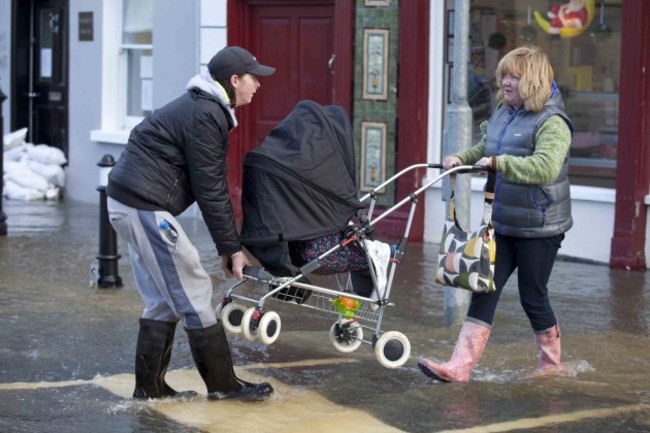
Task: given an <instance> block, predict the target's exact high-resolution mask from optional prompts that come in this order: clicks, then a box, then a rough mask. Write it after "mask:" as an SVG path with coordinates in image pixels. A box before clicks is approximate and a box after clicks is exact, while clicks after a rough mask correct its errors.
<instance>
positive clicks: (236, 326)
mask: <svg viewBox="0 0 650 433" xmlns="http://www.w3.org/2000/svg"><path fill="white" fill-rule="evenodd" d="M244 311H246V307H245V306H243V305H242V304H238V303H236V302H230V303H228V304H226V305H225V306H223V308H222V309H221V322H222V323H223V329H225V330H226V331H228V332H230V333H232V334H241V322H242V318H243V315H244Z"/></svg>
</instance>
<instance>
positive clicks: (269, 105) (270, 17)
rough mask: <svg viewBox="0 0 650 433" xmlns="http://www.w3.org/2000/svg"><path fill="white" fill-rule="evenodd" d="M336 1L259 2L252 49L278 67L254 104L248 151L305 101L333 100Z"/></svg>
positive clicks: (263, 85) (266, 81) (253, 20)
mask: <svg viewBox="0 0 650 433" xmlns="http://www.w3.org/2000/svg"><path fill="white" fill-rule="evenodd" d="M333 17H334V7H333V5H314V6H306V5H305V6H299V5H296V4H295V3H294V4H293V5H291V6H282V5H278V4H275V5H272V6H256V7H254V8H253V10H252V14H251V18H252V22H253V25H252V28H251V29H252V32H251V33H252V45H251V47H250V49H251V51H252V52H253V53H255V55H256V56H257V57H259V58H260V60H261V61H262V63H265V64H269V65H270V66H273V67H275V68H276V73H275V74H273V75H272V76H270V77H262V79H261V83H262V87H261V88H260V91H259V93H257V94H256V95H255V101H254V102H253V104H252V105H251V108H252V118H251V119H250V121H249V126H250V127H252V128H253V129H252V134H251V135H250V137H252V140H250V142H249V143H246V149H245V151H248V150H250V149H252V148H253V147H255V146H257V145H258V144H259V143H261V142H262V140H264V138H265V137H266V136H267V135H268V133H269V132H270V131H271V129H272V128H273V127H274V126H276V125H277V124H278V123H279V122H280V121H281V120H282V119H283V118H284V117H285V116H286V115H287V114H288V113H289V112H290V111H291V110H292V109H293V107H294V106H295V105H296V103H298V101H301V100H303V99H311V100H313V101H315V102H318V103H319V104H323V105H327V104H331V103H332V94H333V93H332V78H331V75H332V74H331V72H330V70H329V69H328V66H327V63H328V60H329V59H330V57H331V56H332V54H333V53H334V37H333Z"/></svg>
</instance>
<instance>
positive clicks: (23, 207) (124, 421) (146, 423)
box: [0, 200, 650, 433]
mask: <svg viewBox="0 0 650 433" xmlns="http://www.w3.org/2000/svg"><path fill="white" fill-rule="evenodd" d="M3 208H4V211H5V213H6V214H7V216H8V219H7V224H8V228H9V233H8V235H7V236H4V237H0V431H2V432H89V431H92V432H163V433H164V432H240V431H246V430H251V431H257V432H280V431H300V432H340V431H346V432H373V433H374V432H394V431H395V432H397V431H402V432H447V431H456V432H505V431H509V432H513V431H514V432H524V431H525V432H535V433H541V432H596V431H598V432H600V431H602V432H650V362H648V359H649V358H650V338H649V334H650V275H649V274H648V273H629V272H623V271H611V270H609V268H608V267H607V266H604V265H594V264H585V263H576V262H572V261H564V260H562V261H559V262H558V263H557V265H556V268H555V271H554V274H553V275H552V278H551V282H550V288H551V300H552V302H553V306H554V309H555V311H556V313H557V315H558V316H559V319H560V323H561V326H562V341H563V347H562V348H563V361H564V362H565V363H566V366H567V374H566V375H564V376H560V377H554V378H546V379H541V378H537V379H531V378H528V377H527V375H528V374H529V373H531V372H532V371H533V369H534V367H535V365H536V351H535V347H534V344H533V339H532V333H531V331H530V328H529V325H528V322H527V319H526V317H525V315H524V313H523V310H522V308H521V307H520V305H519V298H518V295H517V291H516V285H515V284H516V282H515V281H511V282H510V283H509V286H508V287H507V288H506V290H505V291H504V294H503V296H502V300H501V302H500V304H499V309H498V312H497V317H496V321H495V325H494V329H493V332H492V335H491V337H490V341H489V343H488V345H487V347H486V349H485V353H484V355H483V357H482V358H481V360H480V362H479V365H478V366H477V368H476V369H475V371H474V374H473V376H472V380H471V382H470V383H468V384H442V383H437V382H434V381H432V380H430V379H428V378H426V377H425V376H424V375H422V374H421V373H420V372H419V370H418V369H417V366H416V360H417V358H418V357H419V356H422V355H425V356H431V357H434V358H438V359H444V358H447V357H448V356H449V355H450V354H451V351H452V350H453V345H454V343H455V340H456V336H457V335H458V329H459V328H458V326H452V327H445V326H444V324H443V321H444V312H443V292H444V291H443V289H442V287H440V286H438V285H435V284H434V283H433V273H434V266H435V264H434V262H435V256H436V248H437V246H436V245H431V244H425V245H417V244H412V245H409V247H408V249H407V252H406V255H405V258H404V261H403V264H402V265H401V266H400V267H399V268H398V270H397V274H396V279H395V282H394V284H393V292H392V296H391V300H392V301H393V302H394V304H395V306H394V307H392V308H390V309H387V312H386V315H385V318H384V323H383V326H382V329H383V330H398V331H400V332H402V333H404V334H405V335H406V336H407V337H408V338H409V340H410V342H411V346H412V352H411V358H410V359H409V361H408V362H407V363H406V364H405V365H404V366H403V367H400V368H397V369H387V368H384V367H382V366H381V365H380V364H379V363H378V361H377V360H376V358H375V356H374V353H373V351H372V348H371V347H370V346H369V345H363V346H361V347H360V348H359V349H358V350H357V351H355V352H353V353H350V354H344V353H340V352H338V351H336V350H335V348H334V347H333V345H332V344H331V343H330V340H329V335H328V333H329V329H330V327H331V325H332V323H333V321H334V319H335V317H334V316H333V315H329V314H326V313H324V312H319V311H313V310H310V309H307V308H303V307H300V306H297V305H293V304H291V305H290V304H286V303H282V302H279V301H270V302H269V304H267V306H268V307H272V309H273V310H274V311H276V312H278V314H279V315H280V317H281V318H282V331H281V334H280V336H279V338H278V340H277V341H276V342H275V343H274V344H272V345H270V346H264V345H262V344H260V343H259V342H256V341H255V342H252V341H247V340H245V339H244V338H242V337H241V336H236V335H230V336H229V339H230V341H231V347H232V350H233V357H234V359H235V364H236V370H237V373H238V374H239V375H241V376H242V377H243V378H245V379H250V380H262V379H263V380H268V381H270V382H271V383H272V384H273V386H274V387H275V389H276V393H275V394H274V395H273V397H272V398H271V399H270V400H268V401H266V402H263V403H240V402H235V401H225V402H210V401H207V400H206V399H205V398H204V397H203V395H204V393H205V388H204V387H203V385H202V382H201V380H200V378H199V376H198V373H197V372H196V369H195V368H194V364H193V362H192V360H191V355H190V351H189V345H188V343H187V337H186V334H185V332H183V330H182V328H181V326H179V327H178V330H177V333H176V340H175V343H174V352H173V355H172V361H171V365H170V369H169V373H168V381H169V382H170V384H171V385H172V386H174V387H176V388H177V389H194V390H196V391H198V392H200V394H201V395H200V396H198V397H196V398H192V399H188V400H184V401H169V400H166V401H165V400H163V401H134V400H132V399H130V398H129V397H130V394H131V392H132V390H133V374H132V371H133V358H134V350H135V339H136V335H137V330H138V323H137V318H138V316H139V313H140V311H141V309H142V303H141V300H140V298H139V296H138V294H137V291H136V290H135V288H134V285H133V279H132V274H131V271H130V267H129V262H128V257H127V253H126V246H125V245H124V244H123V243H122V242H121V241H120V243H119V250H120V253H121V254H122V255H123V257H122V258H121V259H120V260H119V273H120V276H121V277H122V279H123V282H124V286H123V287H122V288H119V289H98V288H91V287H89V268H90V265H91V263H92V262H93V261H94V257H95V256H96V255H97V254H98V244H99V241H98V239H99V234H98V207H97V206H93V205H89V204H82V203H74V202H55V203H44V202H36V203H22V202H14V201H6V200H5V201H4V205H3ZM181 221H182V222H183V224H184V228H185V230H186V231H187V232H188V234H189V235H190V237H192V238H193V239H194V240H195V241H196V245H197V247H198V248H199V251H200V253H201V254H202V257H203V260H204V263H205V266H206V268H207V269H208V271H209V272H210V273H211V275H213V276H214V283H215V300H217V299H220V297H221V293H222V292H223V290H224V289H225V288H227V287H229V285H230V284H231V283H232V281H224V279H223V278H222V277H221V273H220V270H219V269H218V268H219V258H218V256H217V254H216V251H215V250H214V247H213V246H212V245H211V241H210V240H209V236H208V235H207V230H206V229H205V227H204V225H203V223H202V222H201V221H198V220H193V219H187V218H183V219H182V220H181Z"/></svg>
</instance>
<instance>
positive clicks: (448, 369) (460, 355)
mask: <svg viewBox="0 0 650 433" xmlns="http://www.w3.org/2000/svg"><path fill="white" fill-rule="evenodd" d="M489 337H490V328H489V327H486V326H483V325H479V324H477V323H474V322H469V321H465V322H464V323H463V327H462V328H461V329H460V335H459V336H458V341H456V347H455V348H454V353H453V354H452V355H451V359H450V360H449V361H448V362H445V363H442V364H439V363H437V362H434V361H432V360H430V359H427V358H420V359H419V360H418V367H420V370H422V372H423V373H424V374H426V375H427V376H429V377H431V378H433V379H437V380H441V381H443V382H468V381H469V376H470V375H471V374H472V369H473V368H474V365H475V364H476V362H477V361H478V359H479V358H480V357H481V355H482V354H483V349H484V348H485V345H486V344H487V341H488V338H489Z"/></svg>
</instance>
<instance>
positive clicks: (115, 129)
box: [90, 0, 153, 144]
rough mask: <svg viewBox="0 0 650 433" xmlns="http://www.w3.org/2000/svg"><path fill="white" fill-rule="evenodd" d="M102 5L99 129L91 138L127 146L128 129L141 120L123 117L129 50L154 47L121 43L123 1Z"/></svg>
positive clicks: (134, 117) (94, 131) (125, 102)
mask: <svg viewBox="0 0 650 433" xmlns="http://www.w3.org/2000/svg"><path fill="white" fill-rule="evenodd" d="M103 5H104V9H103V20H102V31H103V34H102V79H101V98H102V102H101V107H102V108H101V110H102V114H101V127H100V129H96V130H92V131H90V139H91V141H96V142H103V143H117V144H126V143H127V141H128V138H129V134H130V133H131V129H133V127H134V126H135V125H137V124H138V123H140V122H141V121H142V119H143V117H137V116H127V115H126V105H127V90H128V89H127V83H126V80H127V66H128V64H127V58H128V50H129V49H143V50H144V49H150V50H153V45H139V44H138V45H134V44H128V45H127V44H122V27H123V20H122V17H123V14H122V5H123V2H122V1H121V0H119V1H114V0H111V1H105V2H103ZM115 29H119V31H115Z"/></svg>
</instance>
